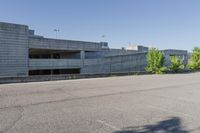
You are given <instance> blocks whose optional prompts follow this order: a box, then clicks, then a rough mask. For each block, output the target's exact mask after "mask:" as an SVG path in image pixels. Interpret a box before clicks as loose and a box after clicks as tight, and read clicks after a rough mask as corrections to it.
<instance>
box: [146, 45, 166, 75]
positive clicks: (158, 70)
mask: <svg viewBox="0 0 200 133" xmlns="http://www.w3.org/2000/svg"><path fill="white" fill-rule="evenodd" d="M145 69H146V71H147V72H151V73H155V74H162V73H164V72H165V71H166V67H164V55H163V53H162V52H161V51H159V50H158V49H156V48H152V49H150V50H149V52H148V54H147V67H146V68H145Z"/></svg>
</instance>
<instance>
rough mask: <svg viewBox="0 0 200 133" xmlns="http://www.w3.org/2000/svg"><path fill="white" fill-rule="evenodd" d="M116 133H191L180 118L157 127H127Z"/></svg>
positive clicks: (168, 120) (163, 122) (161, 123)
mask: <svg viewBox="0 0 200 133" xmlns="http://www.w3.org/2000/svg"><path fill="white" fill-rule="evenodd" d="M114 133H189V131H186V130H184V129H183V127H182V125H181V120H180V118H178V117H172V118H169V119H167V120H164V121H160V122H158V123H156V124H155V125H145V126H142V127H127V128H124V129H122V130H121V131H116V132H114Z"/></svg>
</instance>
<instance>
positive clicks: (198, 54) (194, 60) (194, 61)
mask: <svg viewBox="0 0 200 133" xmlns="http://www.w3.org/2000/svg"><path fill="white" fill-rule="evenodd" d="M188 68H189V69H191V70H200V48H198V47H195V48H194V49H193V51H192V54H191V57H190V59H189V62H188Z"/></svg>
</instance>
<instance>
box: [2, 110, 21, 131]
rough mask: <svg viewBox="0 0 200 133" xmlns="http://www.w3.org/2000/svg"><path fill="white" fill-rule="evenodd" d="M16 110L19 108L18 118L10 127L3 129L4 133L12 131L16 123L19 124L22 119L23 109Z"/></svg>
mask: <svg viewBox="0 0 200 133" xmlns="http://www.w3.org/2000/svg"><path fill="white" fill-rule="evenodd" d="M17 108H19V110H20V114H19V117H18V118H17V119H16V120H15V121H13V123H12V124H11V125H10V126H8V127H7V128H5V129H4V132H7V131H9V130H10V129H12V128H13V127H14V126H15V125H16V124H17V122H19V121H20V120H21V118H22V117H23V112H24V108H23V107H22V106H18V107H17Z"/></svg>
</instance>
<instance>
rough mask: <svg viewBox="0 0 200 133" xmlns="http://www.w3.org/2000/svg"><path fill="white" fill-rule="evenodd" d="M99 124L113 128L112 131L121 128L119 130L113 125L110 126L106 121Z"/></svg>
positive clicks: (100, 121)
mask: <svg viewBox="0 0 200 133" xmlns="http://www.w3.org/2000/svg"><path fill="white" fill-rule="evenodd" d="M97 122H98V123H101V124H103V125H105V126H107V127H109V128H112V129H114V130H120V129H119V128H117V127H115V126H113V125H111V124H109V123H107V122H105V121H102V120H97Z"/></svg>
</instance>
